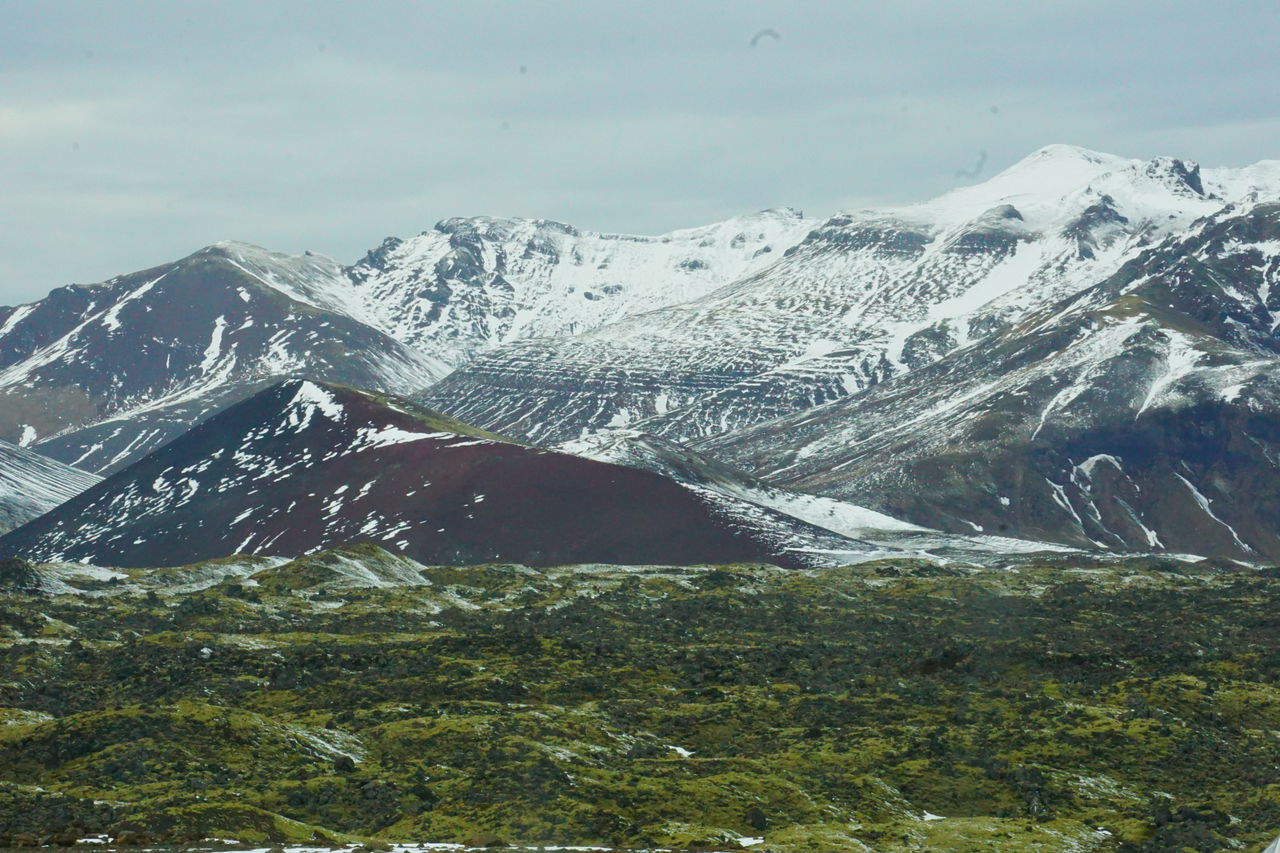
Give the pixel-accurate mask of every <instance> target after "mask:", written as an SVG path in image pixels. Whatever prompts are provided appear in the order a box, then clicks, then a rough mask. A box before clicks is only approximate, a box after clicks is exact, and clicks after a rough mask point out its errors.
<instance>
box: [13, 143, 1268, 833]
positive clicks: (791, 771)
mask: <svg viewBox="0 0 1280 853" xmlns="http://www.w3.org/2000/svg"><path fill="white" fill-rule="evenodd" d="M1277 483H1280V161H1264V162H1260V163H1257V164H1254V165H1252V166H1247V167H1241V168H1210V167H1207V166H1206V167H1202V166H1200V165H1197V164H1195V163H1191V162H1188V161H1185V160H1181V159H1177V158H1174V157H1161V158H1156V159H1152V160H1134V159H1128V158H1123V157H1118V156H1113V155H1109V154H1104V153H1100V152H1095V151H1089V150H1086V149H1082V148H1077V147H1073V146H1068V145H1051V146H1048V147H1046V148H1043V149H1041V150H1039V151H1036V152H1034V153H1032V154H1031V155H1029V156H1028V157H1027V158H1025V159H1024V160H1022V161H1021V162H1019V163H1017V164H1015V165H1014V166H1012V167H1010V168H1009V169H1007V170H1005V171H1004V172H1001V173H1000V174H998V175H995V176H993V177H992V178H990V179H989V180H987V181H985V182H982V183H977V184H974V185H971V186H964V187H960V188H957V189H955V190H953V191H951V192H949V193H947V194H945V195H943V196H941V197H939V198H936V199H933V200H931V201H926V202H921V203H918V204H913V205H908V206H903V207H896V208H883V209H874V210H850V211H843V212H840V213H837V214H835V215H832V216H829V217H826V218H809V217H806V216H805V215H804V214H802V213H801V212H799V211H796V210H792V209H786V208H783V209H774V210H766V211H761V212H759V213H755V214H749V215H744V216H740V217H737V218H734V219H730V220H727V221H724V222H720V223H715V224H713V225H708V226H703V227H696V228H688V229H684V230H679V231H673V232H670V233H668V234H663V235H659V236H630V235H619V234H605V233H595V232H590V231H584V230H580V229H578V228H576V227H574V226H571V225H568V224H564V223H559V222H553V221H548V220H525V219H500V218H489V217H475V218H454V219H446V220H443V221H441V222H439V223H438V224H436V225H435V226H434V227H432V228H430V229H428V230H427V231H424V232H423V233H421V234H419V235H417V236H412V237H408V238H403V239H402V238H387V239H386V240H385V241H383V242H382V243H381V244H380V245H379V246H377V247H375V248H373V249H371V250H370V251H369V252H368V253H367V254H366V255H365V256H364V257H363V258H360V259H358V260H356V261H355V262H354V263H350V264H346V263H342V262H339V261H335V260H332V259H329V258H326V257H323V256H321V255H319V254H315V253H312V252H306V253H304V254H303V255H298V256H291V255H284V254H279V253H275V252H272V251H270V250H268V249H264V248H260V247H257V246H254V245H251V244H248V243H240V242H220V243H215V244H213V245H210V246H208V247H205V248H203V249H200V250H199V251H196V252H194V253H193V254H191V255H188V256H187V257H184V258H181V259H178V260H175V261H169V262H165V263H161V264H159V265H158V266H155V267H152V268H150V269H146V270H141V271H137V272H132V273H126V274H121V275H119V276H117V277H115V278H112V279H110V280H108V281H105V282H98V283H93V284H72V285H66V286H61V287H57V288H56V289H54V290H52V291H51V292H50V293H49V295H48V296H47V297H45V298H44V299H42V300H39V301H37V302H33V303H30V304H26V305H20V306H14V307H0V660H3V661H4V663H3V669H2V670H0V844H4V843H9V844H13V845H15V846H26V845H28V844H45V845H53V844H63V843H66V844H75V843H77V842H83V841H84V840H85V839H92V838H100V837H101V838H111V839H113V843H116V844H127V843H137V844H149V845H155V844H165V845H179V846H182V847H188V846H193V845H195V846H198V845H200V844H207V843H214V846H218V845H219V844H221V845H224V846H225V845H226V844H229V843H232V842H237V843H244V844H250V843H253V844H264V843H271V844H277V843H279V844H284V843H290V844H293V845H324V846H328V845H334V846H338V845H343V844H348V845H351V844H357V843H363V844H372V845H375V846H376V845H378V844H381V843H383V842H396V843H401V844H403V843H408V842H411V841H412V842H448V843H449V844H453V845H458V847H459V849H460V848H461V847H464V846H465V847H485V846H500V845H505V844H508V843H510V844H514V845H520V844H524V845H528V846H537V845H575V844H577V845H581V844H591V845H601V846H603V847H605V848H607V849H663V850H690V849H702V850H713V849H714V850H725V849H743V848H752V849H757V850H767V851H782V853H792V851H795V853H799V851H808V850H820V851H826V850H885V851H907V850H912V851H917V850H918V851H925V850H1009V851H1017V850H1079V851H1085V850H1097V851H1116V853H1138V851H1157V850H1183V849H1191V850H1221V849H1243V848H1244V846H1245V845H1255V846H1256V845H1260V844H1262V843H1264V842H1265V841H1266V840H1267V839H1268V838H1270V837H1274V835H1275V833H1276V832H1278V831H1280V787H1278V786H1277V785H1276V784H1274V778H1275V777H1274V771H1276V769H1277V768H1280V763H1278V762H1280V758H1278V757H1277V752H1276V743H1277V741H1276V738H1275V737H1274V735H1275V733H1276V731H1280V712H1278V711H1277V709H1280V699H1278V698H1277V695H1280V694H1277V687H1276V683H1277V680H1276V670H1275V666H1274V664H1275V662H1276V661H1277V660H1278V659H1280V658H1277V655H1280V635H1277V632H1276V630H1275V627H1276V624H1275V619H1274V618H1273V617H1272V616H1270V615H1268V613H1269V612H1270V610H1273V609H1274V607H1273V602H1274V595H1273V593H1274V592H1275V590H1274V589H1273V587H1274V586H1275V578H1274V577H1273V575H1274V574H1275V569H1274V568H1273V567H1274V566H1275V564H1277V563H1280V490H1278V489H1277V487H1276V484H1277ZM1026 721H1032V722H1031V723H1026ZM1024 723H1026V724H1025V725H1024ZM1028 726H1031V728H1028ZM672 792H675V794H673V793H672ZM673 797H674V799H673ZM122 838H123V839H125V840H123V841H122V840H121V839H122ZM208 839H214V842H209V841H208Z"/></svg>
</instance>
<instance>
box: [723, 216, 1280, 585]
mask: <svg viewBox="0 0 1280 853" xmlns="http://www.w3.org/2000/svg"><path fill="white" fill-rule="evenodd" d="M1278 283H1280V204H1277V203H1273V202H1265V203H1260V202H1248V203H1244V204H1240V205H1235V206H1229V207H1227V208H1225V209H1223V210H1222V211H1221V212H1219V213H1218V214H1216V215H1214V216H1212V217H1209V218H1207V219H1205V220H1202V221H1201V222H1199V223H1197V224H1196V226H1195V227H1194V228H1191V229H1189V232H1188V233H1187V234H1186V235H1183V236H1179V237H1176V238H1169V239H1167V240H1165V241H1164V242H1162V243H1161V244H1159V245H1158V246H1155V247H1153V248H1151V249H1149V250H1147V251H1144V252H1143V253H1141V254H1140V255H1139V256H1138V257H1136V258H1135V259H1134V260H1133V261H1132V262H1130V263H1129V264H1127V265H1126V266H1125V267H1124V268H1123V269H1122V270H1121V271H1120V272H1119V273H1117V274H1116V275H1115V276H1113V277H1111V278H1110V279H1108V280H1106V281H1104V282H1102V283H1100V284H1098V285H1096V286H1094V287H1092V288H1089V289H1087V290H1085V291H1083V292H1081V293H1080V294H1077V295H1075V296H1073V297H1071V298H1069V299H1066V300H1064V301H1062V302H1059V303H1057V304H1055V305H1052V306H1050V307H1048V308H1045V309H1042V310H1041V311H1039V312H1037V313H1034V314H1032V315H1030V316H1028V317H1027V318H1026V319H1025V320H1024V321H1023V322H1022V323H1021V324H1019V325H1018V326H1015V327H1014V328H1012V329H1011V330H1009V331H1008V332H1007V333H1003V334H997V335H993V336H990V337H989V338H986V339H984V340H982V341H980V342H978V343H976V344H974V345H972V346H970V347H967V348H965V349H962V350H959V351H957V352H955V353H953V354H951V355H949V356H947V357H945V358H943V359H942V360H940V361H938V362H937V363H935V364H933V365H931V366H928V367H925V368H922V369H920V370H917V371H914V372H912V373H909V374H907V375H905V376H903V377H900V378H897V379H894V380H890V381H887V382H885V383H883V384H881V385H879V386H877V387H875V388H872V389H870V390H868V391H866V392H865V393H863V394H861V395H858V396H856V397H851V398H849V399H846V400H841V401H837V402H834V403H830V404H828V405H826V406H822V407H819V408H816V409H813V410H810V411H808V412H804V413H801V414H797V415H792V416H789V417H785V418H781V419H778V420H775V421H771V422H767V423H763V424H760V425H758V426H755V427H752V428H749V429H745V430H741V431H739V432H737V433H733V434H730V435H726V436H722V437H719V438H716V439H712V440H710V441H708V442H705V443H704V444H702V445H699V450H700V451H701V452H704V453H708V454H711V455H713V456H718V457H720V458H723V459H726V460H727V461H730V462H732V463H734V464H737V465H740V466H742V467H745V468H747V469H748V470H751V471H753V472H756V473H758V474H760V475H761V476H763V477H766V478H768V479H770V480H771V481H773V482H777V483H780V484H783V485H787V486H790V487H794V488H799V489H804V490H810V491H817V492H820V493H822V494H827V495H830V496H833V497H839V498H842V499H846V500H853V501H856V502H859V503H866V504H867V505H869V506H872V507H875V508H877V509H880V510H881V511H884V512H887V513H890V514H893V515H897V516H899V517H903V518H907V519H911V520H913V521H915V522H918V523H921V524H927V525H930V526H935V527H940V528H942V529H944V530H953V531H957V530H974V529H983V530H988V531H1011V532H1013V533H1014V534H1015V535H1020V536H1027V537H1036V538H1044V539H1050V540H1054V541H1059V542H1067V543H1071V544H1077V545H1084V546H1100V547H1111V548H1130V549H1145V548H1164V549H1169V550H1174V551H1186V552H1192V553H1198V554H1206V555H1213V556H1222V557H1231V558H1235V559H1241V560H1250V561H1259V560H1264V561H1265V560H1271V561H1274V560H1277V559H1280V534H1278V531H1280V496H1278V495H1277V493H1276V490H1275V488H1274V483H1275V482H1276V480H1277V477H1280V336H1277V334H1276V331H1277V327H1278V326H1280V287H1277V286H1276V285H1277V284H1278Z"/></svg>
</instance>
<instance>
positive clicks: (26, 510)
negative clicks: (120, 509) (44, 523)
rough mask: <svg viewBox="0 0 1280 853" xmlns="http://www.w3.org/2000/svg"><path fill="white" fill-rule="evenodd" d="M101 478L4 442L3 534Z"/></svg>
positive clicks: (0, 465)
mask: <svg viewBox="0 0 1280 853" xmlns="http://www.w3.org/2000/svg"><path fill="white" fill-rule="evenodd" d="M99 479H100V478H98V477H96V476H94V475H93V474H89V473H86V472H84V471H80V470H77V469H75V468H70V467H68V466H66V465H61V464H59V463H57V462H54V461H53V460H52V459H48V458H46V457H44V456H41V455H40V454H38V453H32V452H31V451H29V450H24V449H23V448H21V447H15V446H14V445H12V444H9V443H8V442H5V441H0V533H2V532H4V531H6V530H9V529H10V528H13V527H17V526H18V525H20V524H23V523H25V522H27V521H30V520H31V519H33V518H35V517H36V516H39V515H43V514H44V513H46V512H48V511H49V510H51V509H53V508H54V507H55V506H57V505H59V504H61V503H63V502H65V501H68V500H70V499H71V498H73V497H75V496H76V495H78V494H80V493H81V492H83V491H84V490H85V489H87V488H89V487H90V486H92V485H93V484H95V483H97V482H98V480H99Z"/></svg>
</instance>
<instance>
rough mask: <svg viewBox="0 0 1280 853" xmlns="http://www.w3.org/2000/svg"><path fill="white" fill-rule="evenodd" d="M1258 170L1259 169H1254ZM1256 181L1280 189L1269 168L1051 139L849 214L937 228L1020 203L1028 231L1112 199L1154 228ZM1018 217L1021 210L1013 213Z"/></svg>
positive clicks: (1161, 229) (1179, 221)
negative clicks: (909, 201)
mask: <svg viewBox="0 0 1280 853" xmlns="http://www.w3.org/2000/svg"><path fill="white" fill-rule="evenodd" d="M1251 170H1252V173H1253V177H1252V178H1249V177H1246V174H1248V173H1250V171H1251ZM1246 188H1252V189H1255V190H1258V191H1263V192H1267V191H1270V192H1273V193H1274V192H1278V191H1280V181H1275V182H1272V180H1271V178H1270V176H1269V175H1268V174H1267V170H1266V169H1265V168H1264V169H1258V168H1256V167H1250V169H1214V170H1206V171H1204V172H1202V170H1201V169H1200V167H1199V166H1198V165H1197V164H1195V163H1192V162H1189V161H1184V160H1179V159H1176V158H1173V157H1157V158H1155V159H1152V160H1134V159H1127V158H1123V157H1116V156H1113V155H1110V154H1102V153H1100V152H1096V151H1089V150H1087V149H1084V148H1078V147H1075V146H1070V145H1050V146H1047V147H1045V148H1042V149H1040V150H1039V151H1036V152H1035V153H1033V154H1031V155H1030V156H1028V157H1026V158H1024V159H1023V160H1021V161H1019V162H1018V163H1015V164H1014V165H1012V166H1010V167H1009V168H1008V169H1005V170H1004V171H1002V172H1000V173H999V174H996V175H994V176H992V177H991V178H989V179H987V180H986V181H983V182H982V183H979V184H974V185H972V186H966V187H960V188H958V189H955V190H952V191H951V192H949V193H946V194H944V195H942V196H939V197H938V198H936V199H933V200H932V201H927V202H922V203H919V204H913V205H908V206H905V207H900V208H889V209H884V210H877V211H856V212H850V213H849V214H846V216H852V217H853V218H855V219H859V218H866V219H868V220H871V221H875V220H888V221H894V220H899V221H902V222H905V223H912V224H914V225H915V226H916V227H918V228H920V229H923V230H925V231H927V232H930V233H934V234H936V233H938V232H945V231H949V230H953V229H956V228H962V227H964V226H966V225H969V224H972V223H974V222H975V221H976V220H979V219H981V218H982V217H984V216H989V215H990V213H991V212H992V211H994V210H997V209H1004V210H1009V209H1012V210H1013V211H1016V212H1017V214H1018V216H1017V217H1016V219H1017V221H1019V222H1021V223H1022V225H1021V229H1022V230H1023V231H1025V232H1026V233H1028V234H1055V233H1061V232H1062V231H1063V230H1064V229H1065V228H1066V227H1068V226H1069V225H1070V224H1071V223H1073V222H1074V221H1075V220H1077V219H1078V218H1079V217H1080V216H1081V214H1082V213H1083V212H1084V211H1085V210H1087V209H1088V208H1090V207H1092V206H1094V205H1095V204H1097V203H1098V202H1099V201H1100V200H1102V199H1107V200H1108V204H1109V205H1110V206H1112V207H1113V208H1114V209H1115V210H1116V211H1117V213H1119V214H1120V215H1121V216H1123V217H1124V218H1125V219H1127V220H1128V221H1129V222H1131V223H1133V225H1134V230H1135V231H1138V230H1149V231H1150V232H1151V233H1152V234H1153V235H1155V234H1164V233H1168V232H1170V231H1173V230H1176V229H1178V228H1182V227H1185V226H1186V225H1188V224H1189V223H1190V222H1191V221H1192V220H1194V219H1196V218H1198V217H1200V216H1203V215H1206V214H1208V213H1211V212H1213V211H1214V210H1217V209H1219V208H1221V207H1222V206H1223V205H1224V204H1227V203H1230V202H1233V201H1239V200H1241V199H1242V198H1243V197H1244V196H1245V195H1247V192H1248V191H1249V190H1248V189H1246ZM1006 218H1008V219H1011V220H1012V219H1014V217H1006Z"/></svg>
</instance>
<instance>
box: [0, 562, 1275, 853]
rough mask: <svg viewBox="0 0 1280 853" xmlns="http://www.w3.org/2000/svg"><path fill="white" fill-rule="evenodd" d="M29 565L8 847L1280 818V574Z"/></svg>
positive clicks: (1232, 822) (1209, 836) (906, 833)
mask: <svg viewBox="0 0 1280 853" xmlns="http://www.w3.org/2000/svg"><path fill="white" fill-rule="evenodd" d="M0 572H2V580H0V846H3V845H4V844H6V843H9V844H26V843H39V842H41V841H44V842H46V843H64V844H66V843H71V842H74V841H76V840H78V839H99V840H106V839H114V842H115V843H119V844H121V845H129V844H145V845H152V846H154V845H161V844H162V845H175V846H178V847H183V846H188V845H191V844H194V843H196V842H198V841H200V840H202V839H222V840H223V841H219V842H216V843H217V844H222V845H223V846H227V845H229V844H231V842H232V841H237V842H244V843H247V844H250V845H258V846H259V847H260V848H265V847H270V846H272V845H275V844H281V845H312V846H327V845H329V844H338V843H354V842H365V843H368V844H371V845H373V846H374V847H376V846H377V845H378V844H379V843H384V842H399V843H414V844H417V843H420V842H432V843H435V842H440V843H446V842H450V843H457V844H470V845H475V846H481V845H489V846H497V845H502V844H510V845H525V846H526V847H528V848H536V847H537V846H538V845H554V844H562V845H563V844H592V845H598V846H602V847H604V848H606V849H636V848H654V847H659V848H668V849H681V850H689V849H703V850H730V849H740V848H743V847H749V848H750V849H752V850H761V851H819V850H821V851H831V850H876V851H926V850H927V851H934V850H956V851H960V850H963V851H976V850H999V851H1030V850H1045V851H1048V850H1054V851H1057V850H1079V851H1128V852H1129V853H1133V851H1166V850H1227V849H1245V850H1257V849H1261V847H1262V846H1263V845H1264V844H1266V842H1267V841H1269V840H1270V837H1271V836H1273V835H1274V834H1275V833H1276V830H1277V827H1280V784H1277V782H1276V777H1275V773H1274V768H1275V767H1276V766H1277V765H1278V764H1280V739H1277V738H1276V736H1275V731H1276V730H1278V729H1280V685H1277V672H1280V620H1278V619H1277V618H1276V616H1275V608H1274V601H1275V598H1276V596H1277V594H1278V593H1280V576H1277V574H1276V573H1275V572H1274V571H1269V570H1262V571H1241V570H1238V569H1231V570H1224V569H1220V568H1214V567H1213V566H1211V565H1209V564H1207V563H1200V564H1191V563H1178V562H1173V561H1162V560H1155V559H1144V560H1129V561H1114V562H1109V563H1100V562H1090V561H1089V560H1087V559H1085V558H1081V557H1079V556H1062V557H1059V558H1057V560H1056V561H1055V562H1038V563H1027V564H1023V565H1014V566H1009V567H1006V568H1002V569H980V568H973V567H965V566H958V565H951V566H944V565H937V564H931V563H927V562H923V561H906V560H895V561H880V562H875V563H867V564H863V565H861V566H857V567H852V568H835V569H813V570H792V571H786V570H782V569H778V568H773V567H767V566H761V565H748V564H737V565H725V566H720V567H686V568H663V567H643V568H617V567H610V566H577V567H569V568H548V569H531V568H525V567H521V566H516V565H503V564H491V565H483V566H474V567H468V568H458V567H424V566H422V565H419V564H416V563H413V562H412V561H409V560H407V559H404V558H400V557H394V556H392V555H390V554H388V553H387V552H385V551H381V550H379V549H377V548H374V547H372V546H365V547H360V548H350V549H342V550H337V551H329V552H324V553H321V554H317V555H314V556H312V557H309V558H304V559H300V560H294V561H284V560H281V559H268V558H237V559H231V560H220V561H213V562H208V563H203V564H198V565H193V566H187V567H183V568H178V569H154V570H152V569H146V570H128V571H108V570H102V569H92V568H89V567H85V566H77V565H71V564H45V565H34V564H30V563H26V562H24V561H20V560H10V561H7V562H5V563H4V564H3V567H2V569H0ZM211 843H214V842H205V844H206V845H208V844H211ZM81 849H84V848H83V847H82V848H81Z"/></svg>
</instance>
